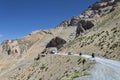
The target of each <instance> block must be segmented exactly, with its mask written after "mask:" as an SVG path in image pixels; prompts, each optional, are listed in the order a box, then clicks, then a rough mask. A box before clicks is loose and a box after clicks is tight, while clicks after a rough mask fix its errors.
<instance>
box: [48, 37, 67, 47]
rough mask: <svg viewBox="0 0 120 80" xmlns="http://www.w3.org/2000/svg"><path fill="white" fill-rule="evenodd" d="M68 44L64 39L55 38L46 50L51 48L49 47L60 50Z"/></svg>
mask: <svg viewBox="0 0 120 80" xmlns="http://www.w3.org/2000/svg"><path fill="white" fill-rule="evenodd" d="M65 43H66V41H65V40H64V39H62V38H59V37H55V38H53V39H52V40H51V41H50V42H49V43H48V44H47V45H46V48H49V47H57V48H58V49H59V48H60V47H62V46H63V45H64V44H65Z"/></svg>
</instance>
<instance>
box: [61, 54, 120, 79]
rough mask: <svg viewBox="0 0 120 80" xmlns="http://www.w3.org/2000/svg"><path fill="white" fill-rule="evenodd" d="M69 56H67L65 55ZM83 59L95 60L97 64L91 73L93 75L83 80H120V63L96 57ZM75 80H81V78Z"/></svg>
mask: <svg viewBox="0 0 120 80" xmlns="http://www.w3.org/2000/svg"><path fill="white" fill-rule="evenodd" d="M63 55H67V54H63ZM71 56H80V55H79V54H73V55H71ZM81 57H84V58H89V59H91V60H95V61H96V62H97V64H96V65H95V67H94V68H93V69H92V70H91V71H90V72H89V73H90V74H91V75H89V76H87V77H84V78H83V80H120V62H119V61H114V60H110V59H105V58H99V57H95V58H92V57H91V56H90V55H81ZM75 80H81V77H79V78H76V79H75Z"/></svg>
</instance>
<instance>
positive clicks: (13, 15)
mask: <svg viewBox="0 0 120 80" xmlns="http://www.w3.org/2000/svg"><path fill="white" fill-rule="evenodd" d="M96 1H98V0H0V42H2V41H3V40H7V39H16V38H20V37H23V36H25V35H27V34H28V33H30V32H32V31H34V30H38V29H42V30H43V29H50V28H53V27H55V26H56V25H58V24H59V23H61V22H62V21H64V20H67V19H70V18H71V17H72V16H75V15H79V14H80V13H81V12H82V11H84V10H85V9H87V7H88V6H89V5H91V4H93V3H94V2H96Z"/></svg>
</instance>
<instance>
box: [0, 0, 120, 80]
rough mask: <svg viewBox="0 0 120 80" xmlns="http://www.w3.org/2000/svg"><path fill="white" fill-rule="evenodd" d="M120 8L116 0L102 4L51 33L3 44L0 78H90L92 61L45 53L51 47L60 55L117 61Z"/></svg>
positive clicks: (93, 6)
mask: <svg viewBox="0 0 120 80" xmlns="http://www.w3.org/2000/svg"><path fill="white" fill-rule="evenodd" d="M119 5H120V1H119V0H101V2H96V3H95V4H93V5H92V6H90V7H89V8H88V9H87V10H85V11H84V12H83V13H82V14H80V15H78V16H74V17H73V18H71V19H69V20H66V21H63V22H62V23H61V24H60V25H58V26H57V27H55V28H54V29H50V30H37V31H33V32H32V33H30V34H29V35H27V36H24V37H23V38H20V39H16V40H6V41H4V42H3V43H2V44H1V45H0V53H1V54H0V73H1V74H0V78H1V79H2V80H4V79H5V80H9V79H10V80H29V79H30V80H35V79H36V80H62V79H63V80H64V79H68V80H70V79H73V78H76V77H79V76H83V77H84V76H86V75H90V74H88V71H90V70H91V68H92V67H93V66H94V61H92V62H91V61H90V60H87V61H86V60H85V59H83V58H81V57H72V56H71V57H70V56H66V57H62V56H58V55H49V51H48V52H47V50H49V49H51V47H52V48H55V47H57V48H58V52H59V53H68V52H73V53H80V52H81V53H82V54H91V53H95V55H97V56H100V57H105V58H110V59H115V60H120V26H119V25H120V6H119ZM62 41H64V42H65V43H62ZM59 44H62V45H59ZM58 46H59V47H58ZM44 51H45V52H44ZM41 53H42V57H41V56H40V55H41ZM43 54H45V55H46V54H48V55H46V56H45V55H43ZM34 59H35V61H34ZM36 60H37V61H36ZM84 60H85V61H86V63H85V64H83V63H84ZM84 65H85V66H84ZM82 66H84V67H82ZM102 67H103V68H104V67H105V66H103V65H102ZM78 68H80V69H78ZM105 69H107V67H105ZM84 71H85V72H84ZM7 73H8V74H7ZM11 74H13V75H11ZM53 75H54V76H53Z"/></svg>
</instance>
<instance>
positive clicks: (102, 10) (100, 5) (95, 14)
mask: <svg viewBox="0 0 120 80" xmlns="http://www.w3.org/2000/svg"><path fill="white" fill-rule="evenodd" d="M118 2H120V1H119V0H101V1H100V2H96V3H95V4H93V5H92V6H89V8H88V9H87V10H85V11H84V12H83V13H81V14H80V15H79V16H74V17H72V18H71V19H70V20H66V21H63V22H62V23H61V24H60V25H59V26H58V27H69V26H77V27H78V28H77V30H76V35H77V34H80V33H82V32H84V31H86V30H88V29H90V28H92V27H93V26H94V25H95V24H96V23H97V21H98V18H100V17H102V16H105V15H107V14H108V13H110V12H112V11H114V9H115V6H117V3H118ZM96 18H97V19H96Z"/></svg>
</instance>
